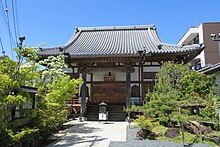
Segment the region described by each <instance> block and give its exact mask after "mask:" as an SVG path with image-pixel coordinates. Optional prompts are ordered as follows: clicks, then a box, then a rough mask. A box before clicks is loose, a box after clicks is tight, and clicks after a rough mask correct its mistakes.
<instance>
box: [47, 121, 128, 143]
mask: <svg viewBox="0 0 220 147" xmlns="http://www.w3.org/2000/svg"><path fill="white" fill-rule="evenodd" d="M65 125H68V126H71V127H69V128H67V129H65V130H63V131H60V132H59V133H57V134H54V136H53V139H56V140H57V141H55V142H53V143H51V144H49V145H48V146H47V147H71V146H74V147H108V146H109V144H110V141H126V131H127V126H128V123H127V122H107V123H104V122H100V123H99V122H98V121H84V122H79V121H78V120H72V121H70V122H68V123H66V124H65Z"/></svg>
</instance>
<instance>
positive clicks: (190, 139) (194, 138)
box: [153, 126, 219, 146]
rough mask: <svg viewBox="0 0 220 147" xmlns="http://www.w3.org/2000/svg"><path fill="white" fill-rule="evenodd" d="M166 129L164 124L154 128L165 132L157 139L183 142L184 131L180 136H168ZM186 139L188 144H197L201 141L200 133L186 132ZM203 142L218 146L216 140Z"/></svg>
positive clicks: (157, 132)
mask: <svg viewBox="0 0 220 147" xmlns="http://www.w3.org/2000/svg"><path fill="white" fill-rule="evenodd" d="M166 130H167V128H166V127H164V126H157V127H155V128H153V132H155V133H156V134H163V135H162V136H159V135H157V136H158V137H157V138H156V139H157V140H166V141H170V142H177V143H182V133H180V136H178V137H175V138H167V137H166V136H164V134H165V132H166ZM180 131H181V130H180ZM218 133H219V132H218ZM184 141H185V143H187V144H195V143H200V138H199V135H196V134H191V133H188V132H184ZM203 144H208V145H211V146H216V144H215V143H214V142H209V141H203Z"/></svg>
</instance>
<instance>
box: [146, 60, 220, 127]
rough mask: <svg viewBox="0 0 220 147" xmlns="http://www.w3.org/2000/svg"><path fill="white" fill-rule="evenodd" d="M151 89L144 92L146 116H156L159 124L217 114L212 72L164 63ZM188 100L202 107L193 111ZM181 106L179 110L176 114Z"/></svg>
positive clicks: (209, 116) (205, 117)
mask: <svg viewBox="0 0 220 147" xmlns="http://www.w3.org/2000/svg"><path fill="white" fill-rule="evenodd" d="M157 78H158V82H157V84H156V85H155V87H154V91H153V92H151V93H148V94H147V95H146V97H147V99H150V101H149V102H148V103H146V104H145V106H144V108H146V116H149V117H153V118H157V119H159V121H160V123H161V124H164V125H168V126H172V125H175V124H177V123H178V122H179V121H181V122H185V121H187V120H194V119H196V120H202V119H203V120H211V119H213V118H216V111H215V110H216V109H217V105H216V104H218V103H219V97H218V96H217V95H216V90H217V89H216V84H215V76H214V75H205V74H202V73H199V72H196V71H191V70H189V67H188V66H184V65H182V64H173V63H171V62H167V63H164V64H163V66H162V67H161V69H160V71H159V73H158V74H157ZM186 104H187V105H188V104H198V105H199V104H204V105H205V108H204V109H201V108H200V110H198V111H199V112H200V113H199V112H198V111H197V112H196V113H195V112H194V108H193V107H184V108H182V105H186ZM179 107H181V111H180V112H181V114H179Z"/></svg>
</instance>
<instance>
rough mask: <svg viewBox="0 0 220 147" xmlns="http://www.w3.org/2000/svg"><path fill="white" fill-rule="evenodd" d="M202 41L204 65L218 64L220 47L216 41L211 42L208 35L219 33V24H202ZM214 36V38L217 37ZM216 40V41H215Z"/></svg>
mask: <svg viewBox="0 0 220 147" xmlns="http://www.w3.org/2000/svg"><path fill="white" fill-rule="evenodd" d="M202 27H203V40H204V44H205V45H206V48H205V49H204V54H205V64H208V63H211V64H216V63H218V62H220V51H219V49H220V47H219V46H218V41H212V40H211V37H210V35H211V34H216V35H217V36H218V34H219V33H220V22H216V23H203V24H202ZM217 36H216V37H217ZM217 38H218V37H217ZM217 38H216V39H217Z"/></svg>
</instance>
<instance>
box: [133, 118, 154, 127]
mask: <svg viewBox="0 0 220 147" xmlns="http://www.w3.org/2000/svg"><path fill="white" fill-rule="evenodd" d="M134 122H136V123H138V126H140V127H141V128H142V129H148V130H151V129H152V127H153V124H152V122H151V121H150V120H148V119H147V118H146V117H145V116H140V117H138V118H137V119H135V120H134Z"/></svg>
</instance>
